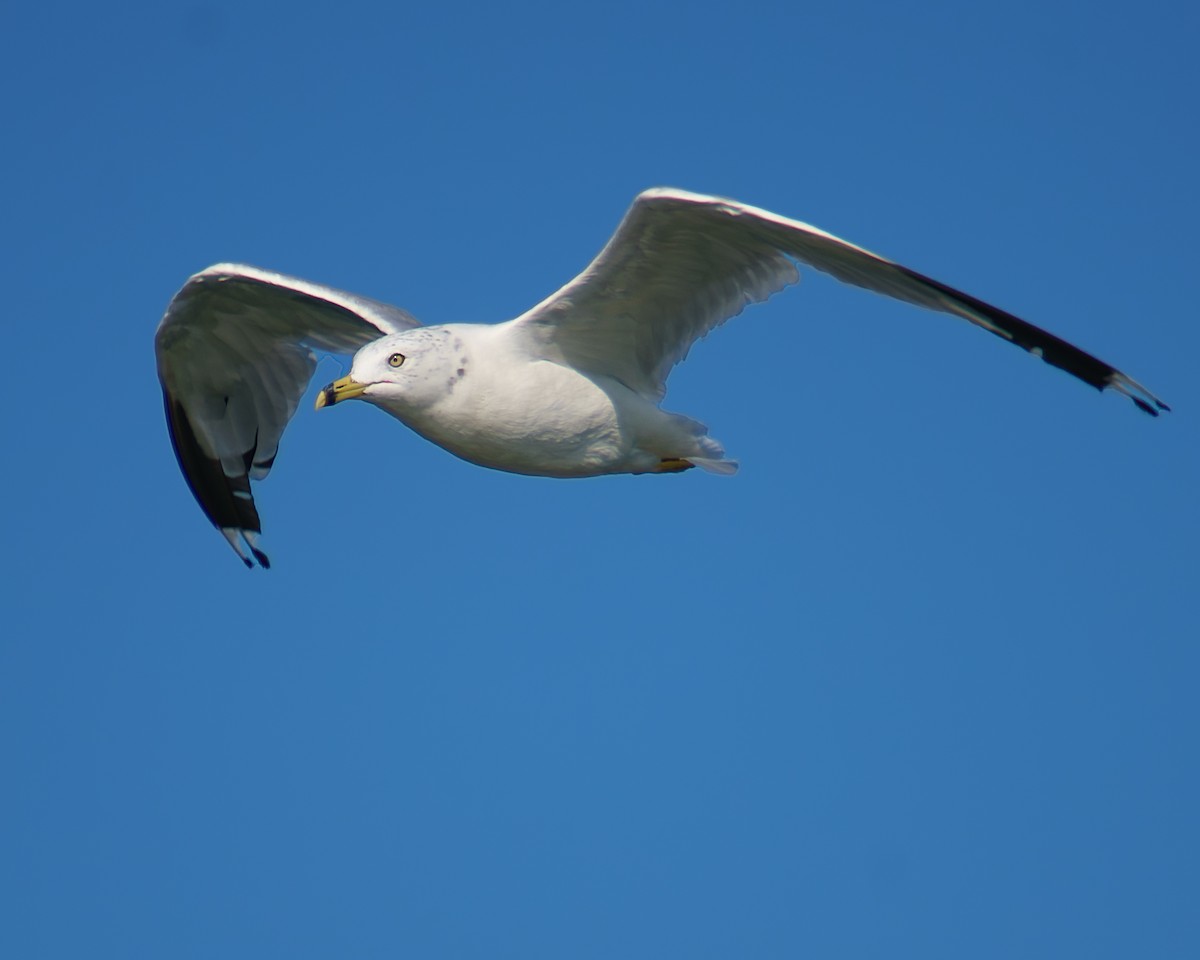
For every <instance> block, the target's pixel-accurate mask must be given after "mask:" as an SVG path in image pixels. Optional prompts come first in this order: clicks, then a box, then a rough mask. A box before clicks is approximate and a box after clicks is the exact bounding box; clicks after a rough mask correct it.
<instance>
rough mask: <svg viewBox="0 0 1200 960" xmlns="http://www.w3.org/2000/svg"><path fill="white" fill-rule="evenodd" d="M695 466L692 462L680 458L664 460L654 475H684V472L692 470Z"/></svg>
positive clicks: (656, 468)
mask: <svg viewBox="0 0 1200 960" xmlns="http://www.w3.org/2000/svg"><path fill="white" fill-rule="evenodd" d="M694 466H695V464H694V463H692V462H691V461H690V460H682V459H680V458H679V457H672V458H670V459H666V460H663V461H662V462H661V463H660V464H659V465H658V466H657V467H655V468H654V470H653V471H652V472H653V473H682V472H683V471H684V470H691V469H692V467H694Z"/></svg>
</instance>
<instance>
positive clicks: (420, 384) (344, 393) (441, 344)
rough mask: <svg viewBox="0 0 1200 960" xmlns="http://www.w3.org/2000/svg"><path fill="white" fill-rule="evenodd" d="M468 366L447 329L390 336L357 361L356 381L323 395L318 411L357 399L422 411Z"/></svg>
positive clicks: (332, 387) (353, 372) (353, 376)
mask: <svg viewBox="0 0 1200 960" xmlns="http://www.w3.org/2000/svg"><path fill="white" fill-rule="evenodd" d="M468 362H469V361H468V359H467V355H466V351H465V349H464V348H463V344H462V341H461V339H459V338H458V337H457V336H456V335H455V334H454V332H453V330H450V329H447V328H446V327H419V328H417V329H415V330H405V331H403V332H401V333H393V334H389V335H388V336H386V337H383V338H382V339H380V340H375V341H372V342H371V343H368V344H367V345H366V346H365V347H363V348H362V349H361V350H359V351H358V353H356V354H355V355H354V362H353V364H352V365H351V367H350V375H349V376H348V377H342V379H340V380H335V381H334V382H333V383H331V384H329V385H328V386H327V387H325V389H324V390H322V391H321V392H320V393H319V394H318V395H317V409H318V410H320V409H321V408H322V407H324V406H327V405H329V404H334V403H340V402H341V401H343V400H351V399H354V398H356V397H357V398H360V399H363V400H368V401H370V402H372V403H377V404H379V405H380V406H383V407H387V408H389V409H392V410H396V411H397V412H401V411H404V410H418V409H421V408H423V407H427V406H429V405H431V404H433V403H435V402H437V401H438V400H441V399H444V398H445V396H446V394H447V393H448V392H449V391H451V390H453V388H454V384H455V383H457V382H458V381H459V380H461V379H462V378H463V377H464V376H466V373H467V366H468Z"/></svg>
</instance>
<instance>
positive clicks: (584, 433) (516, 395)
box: [321, 321, 734, 477]
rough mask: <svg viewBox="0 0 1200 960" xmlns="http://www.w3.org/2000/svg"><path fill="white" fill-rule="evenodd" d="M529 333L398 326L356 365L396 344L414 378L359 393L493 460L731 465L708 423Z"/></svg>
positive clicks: (643, 469)
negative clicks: (399, 388)
mask: <svg viewBox="0 0 1200 960" xmlns="http://www.w3.org/2000/svg"><path fill="white" fill-rule="evenodd" d="M525 339H526V335H525V332H524V331H523V329H522V328H521V326H520V325H519V324H516V323H515V322H513V321H509V322H508V323H501V324H447V325H445V326H441V327H427V328H422V329H420V330H413V331H406V332H402V333H397V334H392V335H390V336H387V337H384V338H383V339H381V340H378V341H376V342H375V343H373V344H371V345H370V346H368V347H364V348H363V350H362V351H360V354H359V357H356V358H355V363H356V365H357V364H359V363H360V362H361V363H362V365H363V366H367V365H370V364H371V363H373V362H378V361H380V360H382V359H383V358H385V357H387V356H391V355H392V354H394V353H399V354H401V355H403V356H404V357H405V360H404V366H403V371H404V373H405V374H406V375H407V376H409V377H411V378H413V379H414V380H416V381H418V382H417V384H416V385H415V386H413V387H411V388H408V389H405V390H404V391H403V392H400V393H397V394H394V395H372V393H371V391H370V390H368V391H366V392H364V393H363V394H362V397H363V399H366V400H371V401H373V402H374V403H375V404H376V406H378V407H379V408H380V409H382V410H385V411H387V412H388V413H390V414H391V415H392V416H394V417H395V418H396V419H398V420H400V421H401V422H402V423H404V424H405V425H406V426H407V427H409V428H411V429H412V430H414V431H416V432H417V433H419V434H420V435H421V436H423V437H425V438H426V439H427V440H431V441H433V442H434V443H436V444H437V445H438V446H440V447H443V448H444V449H446V450H448V451H449V452H450V453H453V454H454V455H455V456H458V457H461V458H462V459H464V460H467V461H469V462H471V463H475V464H478V465H479V466H481V467H491V468H492V469H495V470H505V471H508V472H510V473H523V474H529V475H533V476H544V477H593V476H599V475H601V474H607V473H661V472H674V471H675V470H678V469H682V468H684V466H683V465H682V464H681V463H680V461H685V460H686V461H688V463H692V462H694V461H695V462H697V465H700V466H706V467H708V468H709V469H711V470H713V471H714V472H718V473H723V472H732V468H733V466H734V465H733V464H732V463H731V462H730V461H726V460H723V459H722V458H723V456H724V451H723V450H722V449H721V447H720V445H719V444H717V443H716V442H715V441H713V440H711V439H710V438H708V437H707V436H705V428H704V426H703V425H702V424H699V423H697V422H696V421H694V420H689V419H688V418H687V417H683V416H680V415H678V414H673V413H668V412H667V411H665V410H662V409H661V408H660V407H659V406H658V405H657V404H656V403H653V402H651V401H650V400H648V399H646V398H645V397H643V396H642V395H641V394H639V393H637V392H636V391H634V390H631V389H629V388H628V387H626V386H625V385H624V384H622V383H621V382H619V381H618V380H615V379H613V378H612V377H607V376H603V375H598V374H586V373H581V372H580V371H578V370H576V369H574V368H572V367H567V366H564V365H562V364H560V363H556V362H553V361H550V360H546V359H542V358H541V357H538V356H536V355H531V354H530V352H529V351H528V350H527V349H526V344H525ZM360 357H361V361H360V359H359V358H360ZM350 377H351V378H352V379H353V378H354V373H353V371H352V372H351V374H350ZM426 387H429V388H430V389H425V388H426ZM327 395H328V394H322V397H325V396H327ZM324 405H325V403H322V404H321V406H324ZM664 464H666V466H664Z"/></svg>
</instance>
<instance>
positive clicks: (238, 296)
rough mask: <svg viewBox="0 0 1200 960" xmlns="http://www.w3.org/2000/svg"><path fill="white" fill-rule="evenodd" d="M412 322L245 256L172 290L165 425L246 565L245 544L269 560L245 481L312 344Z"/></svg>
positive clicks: (363, 336)
mask: <svg viewBox="0 0 1200 960" xmlns="http://www.w3.org/2000/svg"><path fill="white" fill-rule="evenodd" d="M415 326H419V323H418V322H417V320H416V319H414V318H413V317H412V316H410V315H409V314H408V313H406V312H405V311H403V310H401V309H399V308H398V307H392V306H388V305H387V304H385V303H379V302H377V301H375V300H368V299H366V298H365V297H359V296H356V295H354V294H351V293H345V292H344V291H341V290H335V289H333V288H332V287H324V286H321V285H320V284H316V283H309V282H308V281H306V280H299V279H297V278H295V277H288V276H285V275H284V274H281V273H272V272H271V271H268V270H260V269H259V268H257V267H250V266H245V265H243V264H233V263H221V264H217V265H216V266H212V267H209V268H208V269H207V270H202V271H201V272H200V273H197V274H196V275H195V276H193V277H191V278H189V279H188V281H187V283H185V284H184V285H183V288H182V289H181V290H180V291H179V292H178V293H177V294H175V297H174V298H173V299H172V300H171V303H170V304H169V305H168V307H167V312H166V315H165V316H164V317H163V318H162V322H161V323H160V324H159V325H158V332H157V333H156V334H155V337H154V350H155V354H156V356H157V359H158V378H159V381H160V382H161V383H162V389H163V402H164V404H165V406H166V413H167V429H168V431H169V432H170V435H171V444H172V445H173V446H174V448H175V456H176V457H177V459H178V460H179V468H180V469H181V470H182V471H183V476H184V479H185V480H186V481H187V484H188V486H189V487H190V488H191V491H192V493H193V494H194V495H195V497H196V502H197V503H199V504H200V508H201V509H202V510H203V511H204V513H205V515H206V516H207V517H208V518H209V520H211V521H212V522H213V524H214V526H216V527H217V528H218V529H219V530H220V531H221V533H223V534H224V535H225V539H226V540H228V541H229V544H230V546H232V547H233V549H234V550H235V551H236V552H237V554H238V556H240V557H241V558H242V560H243V561H244V562H245V563H246V565H247V566H252V565H253V563H252V561H251V559H250V555H251V554H252V555H253V557H254V558H255V559H256V560H258V562H259V563H260V564H261V565H262V566H264V567H267V566H270V561H269V560H268V559H267V556H266V554H264V553H263V552H262V550H260V549H259V547H258V544H257V535H258V534H259V533H261V532H262V526H261V524H260V522H259V518H258V510H257V509H256V507H255V504H254V496H253V494H252V493H251V491H250V481H251V480H252V479H253V480H261V479H262V478H263V477H265V476H266V475H267V473H268V472H269V471H270V469H271V465H272V464H273V463H274V462H275V455H276V453H277V451H278V449H279V438H280V437H281V436H282V435H283V430H284V428H285V427H286V426H287V424H288V421H289V420H291V418H292V414H294V413H295V412H296V406H297V404H299V402H300V398H301V397H302V396H303V394H304V390H305V388H306V387H307V386H308V382H309V380H311V379H312V375H313V371H314V370H315V369H316V364H317V359H316V356H315V355H314V353H313V351H314V350H322V351H327V352H330V353H339V354H349V353H353V352H355V351H356V350H358V348H359V347H361V346H363V345H364V344H367V343H370V342H371V341H372V340H377V339H379V338H380V337H382V336H385V335H386V334H389V333H395V332H397V331H399V330H405V329H408V328H410V327H415ZM246 548H248V550H249V554H248V553H247V549H246Z"/></svg>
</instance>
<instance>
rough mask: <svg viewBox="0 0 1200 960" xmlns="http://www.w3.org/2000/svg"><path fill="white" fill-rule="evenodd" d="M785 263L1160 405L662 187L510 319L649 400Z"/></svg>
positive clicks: (997, 314)
mask: <svg viewBox="0 0 1200 960" xmlns="http://www.w3.org/2000/svg"><path fill="white" fill-rule="evenodd" d="M797 264H802V265H805V266H809V267H812V268H814V269H816V270H820V271H822V272H823V273H827V274H829V275H831V276H833V277H835V278H836V279H838V280H841V281H842V282H844V283H849V284H853V285H854V286H857V287H862V288H864V289H866V290H871V291H873V292H874V293H879V294H883V295H885V296H889V297H893V298H895V299H897V300H903V301H905V302H907V303H911V304H915V305H917V306H921V307H926V308H928V309H930V310H936V311H939V312H941V313H948V314H951V315H953V316H957V317H961V318H962V319H964V320H967V321H969V322H970V323H973V324H975V325H976V326H979V327H982V328H983V329H985V330H987V331H988V332H989V333H992V334H995V335H996V336H998V337H1001V338H1002V339H1005V340H1008V341H1010V342H1011V343H1014V344H1016V345H1017V346H1020V347H1022V348H1023V349H1025V350H1027V351H1029V352H1031V353H1033V354H1035V355H1037V356H1040V357H1041V358H1042V359H1044V360H1045V361H1046V362H1047V363H1050V364H1052V365H1054V366H1056V367H1059V368H1060V369H1062V370H1065V371H1066V372H1067V373H1070V374H1071V375H1073V376H1075V377H1078V378H1079V379H1080V380H1082V381H1084V382H1085V383H1088V384H1090V385H1091V386H1093V387H1096V388H1097V389H1100V390H1103V389H1105V388H1109V389H1112V390H1115V391H1116V392H1118V393H1122V394H1124V395H1125V396H1127V397H1129V398H1130V399H1131V400H1133V402H1134V403H1135V404H1137V406H1138V407H1139V408H1140V409H1142V410H1144V411H1146V412H1147V413H1149V414H1152V415H1157V414H1158V412H1159V411H1160V410H1167V409H1169V408H1168V407H1167V406H1166V404H1164V403H1163V402H1162V401H1161V400H1159V399H1158V398H1157V397H1155V396H1154V395H1153V394H1152V393H1150V392H1149V391H1148V390H1147V389H1146V388H1145V387H1143V386H1142V385H1141V384H1139V383H1137V382H1136V381H1135V380H1132V379H1131V378H1129V377H1127V376H1126V375H1125V374H1123V373H1121V372H1120V371H1119V370H1117V369H1116V368H1115V367H1113V366H1111V365H1109V364H1107V363H1105V362H1104V361H1102V360H1099V359H1097V358H1096V357H1094V356H1092V355H1091V354H1089V353H1086V352H1085V351H1083V350H1081V349H1079V348H1078V347H1076V346H1074V345H1072V344H1070V343H1068V342H1066V341H1065V340H1062V339H1060V338H1059V337H1056V336H1055V335H1054V334H1052V333H1049V332H1047V331H1045V330H1043V329H1041V328H1040V327H1036V326H1034V325H1033V324H1031V323H1028V322H1027V321H1024V320H1021V319H1020V318H1018V317H1015V316H1013V315H1012V314H1010V313H1007V312H1006V311H1003V310H1000V309H998V308H996V307H993V306H991V305H990V304H987V303H984V302H983V301H982V300H979V299H977V298H975V297H972V296H970V295H969V294H965V293H962V292H961V291H959V290H955V289H954V288H953V287H950V286H947V285H945V284H943V283H941V282H939V281H937V280H933V279H931V278H929V277H926V276H924V275H923V274H920V273H917V272H916V271H915V270H910V269H909V268H908V267H904V266H901V265H900V264H898V263H894V262H893V261H891V260H888V259H887V258H885V257H881V256H879V255H878V254H874V253H871V252H870V251H869V250H865V249H863V248H862V247H859V246H856V245H855V244H852V243H849V242H848V241H846V240H841V239H839V238H838V237H835V236H833V235H832V234H829V233H826V232H825V231H824V230H821V229H819V228H817V227H814V226H811V225H810V224H807V223H802V222H800V221H799V220H790V219H788V218H786V217H781V216H779V215H778V214H774V213H771V212H769V211H767V210H762V209H759V208H757V207H752V206H748V205H746V204H741V203H737V202H736V201H733V200H726V199H723V198H720V197H710V196H704V195H701V194H695V193H689V192H687V191H684V190H675V189H670V188H658V189H654V190H647V191H645V192H644V193H642V194H640V195H639V196H638V197H637V198H636V199H635V200H634V202H633V205H632V206H631V207H630V209H629V211H628V212H627V213H626V214H625V217H624V219H623V220H622V221H621V223H620V225H619V226H618V227H617V230H616V233H614V234H613V236H612V238H611V239H610V240H609V242H608V243H607V244H606V245H605V247H604V249H603V250H601V251H600V253H599V254H598V255H597V256H596V258H595V259H594V260H593V261H592V262H591V264H589V265H588V267H587V268H586V269H585V270H584V271H583V273H581V274H580V275H579V276H578V277H576V278H575V279H574V280H572V281H571V282H570V283H568V284H567V285H566V286H564V287H562V288H561V289H560V290H558V291H557V292H556V293H554V294H552V295H551V296H550V297H548V298H547V299H545V300H543V301H542V302H541V303H539V304H538V305H537V306H535V307H534V308H533V309H531V310H529V311H528V312H527V313H525V314H523V315H521V316H520V317H518V318H516V320H514V321H513V324H514V325H520V326H522V327H524V328H526V329H527V330H528V335H529V337H530V339H531V342H532V343H533V344H534V345H535V347H536V348H537V349H540V350H541V351H542V352H543V355H544V356H545V357H546V358H547V359H550V360H555V361H558V362H562V363H566V364H568V365H571V366H574V367H577V368H579V369H582V370H586V371H588V372H590V373H593V374H600V375H604V376H610V377H613V378H615V379H617V380H619V381H621V382H622V383H624V384H625V385H626V386H628V387H630V388H631V389H633V390H636V391H638V392H640V393H642V394H643V395H644V396H647V397H649V398H651V399H653V400H656V401H657V400H661V399H662V398H663V396H664V395H665V393H666V378H667V375H668V374H669V373H670V371H671V368H672V367H673V366H674V365H675V364H677V363H679V362H680V361H681V360H682V359H684V357H686V356H687V352H688V350H689V348H690V347H691V345H692V344H693V343H694V342H695V341H696V340H698V339H699V338H701V337H703V336H705V335H707V334H708V333H709V332H711V331H712V330H713V329H714V328H715V327H718V326H720V325H721V324H722V323H724V322H726V321H727V320H729V319H731V318H732V317H735V316H737V315H738V314H739V313H741V311H742V310H743V309H744V308H745V307H746V306H747V305H749V304H751V303H758V302H761V301H763V300H766V299H767V298H768V297H770V296H772V295H773V294H775V293H778V292H779V291H780V290H782V289H783V288H784V287H786V286H788V285H789V284H791V283H794V282H796V281H797V280H798V279H799V271H798V270H797V267H796V265H797Z"/></svg>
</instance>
